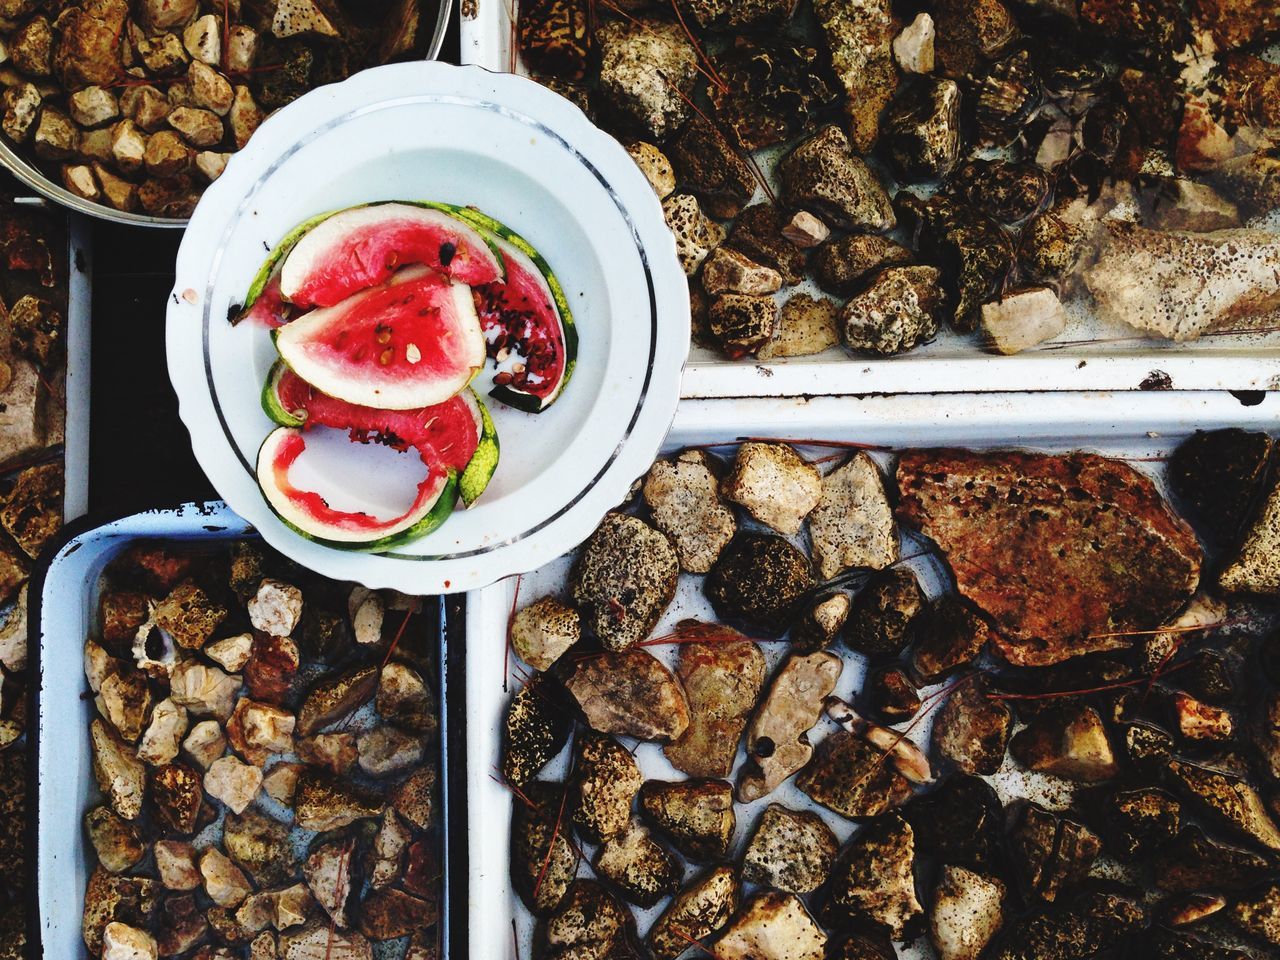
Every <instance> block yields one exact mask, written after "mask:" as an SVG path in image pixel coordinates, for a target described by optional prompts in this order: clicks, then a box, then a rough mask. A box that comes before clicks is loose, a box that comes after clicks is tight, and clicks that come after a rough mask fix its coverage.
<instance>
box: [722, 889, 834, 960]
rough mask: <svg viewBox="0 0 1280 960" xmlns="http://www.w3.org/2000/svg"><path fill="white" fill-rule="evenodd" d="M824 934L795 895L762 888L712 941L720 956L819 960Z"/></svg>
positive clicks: (823, 952)
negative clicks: (763, 891) (764, 890)
mask: <svg viewBox="0 0 1280 960" xmlns="http://www.w3.org/2000/svg"><path fill="white" fill-rule="evenodd" d="M826 946H827V935H826V934H825V933H824V932H823V930H822V928H821V927H820V926H818V924H817V922H816V921H815V920H814V919H813V917H811V916H810V915H809V911H808V910H806V909H805V906H804V903H803V902H802V901H801V900H800V898H799V897H796V896H794V895H793V894H789V893H777V892H775V891H772V890H771V891H766V892H765V893H760V894H757V895H756V896H755V898H754V899H752V900H751V901H750V902H749V903H748V904H746V906H744V907H743V908H742V911H741V912H740V913H739V914H738V915H737V916H736V917H734V918H733V920H732V921H731V922H730V923H729V925H728V927H726V928H725V930H724V932H723V933H722V934H721V935H720V939H719V940H717V941H716V956H717V957H720V958H723V960H822V958H823V957H825V956H826Z"/></svg>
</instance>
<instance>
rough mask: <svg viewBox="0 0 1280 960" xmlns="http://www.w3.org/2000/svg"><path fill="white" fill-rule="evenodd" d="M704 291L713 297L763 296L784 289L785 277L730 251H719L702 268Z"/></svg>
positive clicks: (729, 249) (724, 249)
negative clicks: (721, 295) (717, 295)
mask: <svg viewBox="0 0 1280 960" xmlns="http://www.w3.org/2000/svg"><path fill="white" fill-rule="evenodd" d="M702 287H703V289H704V290H706V291H707V293H708V294H709V295H711V296H715V295H716V294H720V293H743V294H749V295H751V296H763V295H766V294H770V293H776V292H777V291H778V290H780V289H781V288H782V275H781V274H780V273H778V271H777V270H774V269H773V268H772V267H765V266H761V265H760V264H758V263H754V262H753V261H751V260H749V259H747V257H746V255H745V254H742V253H739V252H738V251H737V250H733V249H731V248H729V247H723V246H722V247H717V248H716V249H715V250H713V251H712V252H711V255H710V256H708V257H707V259H706V261H704V262H703V264H702Z"/></svg>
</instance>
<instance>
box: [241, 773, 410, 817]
mask: <svg viewBox="0 0 1280 960" xmlns="http://www.w3.org/2000/svg"><path fill="white" fill-rule="evenodd" d="M251 769H253V770H257V768H256V767H253V768H251ZM257 772H258V774H259V776H261V773H262V771H260V770H257ZM385 809H386V803H385V802H384V801H383V799H382V797H381V796H379V795H378V794H376V793H374V792H372V791H370V790H368V789H367V788H364V787H361V786H359V785H357V784H355V783H352V782H350V781H348V780H340V779H338V778H336V777H334V776H332V775H331V774H328V773H324V772H321V771H318V770H307V771H304V772H303V773H302V774H301V775H300V776H299V777H298V785H297V789H296V791H295V793H294V816H295V817H296V818H297V823H298V826H300V827H302V828H303V829H304V830H314V831H316V832H317V833H322V832H324V831H326V830H337V829H339V828H341V827H345V826H347V825H348V824H351V823H355V822H356V821H357V820H365V819H370V818H373V817H380V816H382V812H383V811H384V810H385Z"/></svg>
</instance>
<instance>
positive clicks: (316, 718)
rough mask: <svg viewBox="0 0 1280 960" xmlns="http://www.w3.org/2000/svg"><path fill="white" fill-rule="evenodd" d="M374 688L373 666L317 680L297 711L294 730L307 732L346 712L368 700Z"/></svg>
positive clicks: (337, 718) (320, 728) (334, 721)
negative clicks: (295, 728) (296, 721)
mask: <svg viewBox="0 0 1280 960" xmlns="http://www.w3.org/2000/svg"><path fill="white" fill-rule="evenodd" d="M377 689H378V670H377V668H376V667H373V666H365V667H358V668H356V669H355V670H351V671H349V672H347V673H343V674H341V675H339V676H336V677H332V678H326V679H323V680H321V681H319V682H318V683H316V685H315V686H314V687H312V688H311V691H310V692H309V693H308V694H307V696H306V699H305V700H303V702H302V708H301V709H300V710H299V711H298V724H297V732H298V734H299V735H300V736H304V737H307V736H310V735H311V734H313V733H316V732H317V731H319V730H323V729H324V728H325V727H328V726H329V725H330V724H333V723H337V722H338V721H339V720H342V719H344V718H345V717H347V716H350V715H351V714H352V713H354V712H355V711H356V710H358V709H360V707H362V706H364V704H366V703H368V702H369V700H370V699H372V698H373V696H374V694H375V693H376V692H377Z"/></svg>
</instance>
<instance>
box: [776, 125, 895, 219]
mask: <svg viewBox="0 0 1280 960" xmlns="http://www.w3.org/2000/svg"><path fill="white" fill-rule="evenodd" d="M851 149H852V148H851V145H850V142H849V139H848V137H846V136H845V135H844V133H842V132H841V130H840V128H839V127H836V126H834V125H827V126H825V127H823V128H822V129H821V130H819V131H818V132H817V133H815V134H814V135H813V136H812V137H810V138H809V139H807V140H805V141H804V142H803V143H801V144H800V145H799V146H797V147H796V148H795V149H794V150H793V151H792V152H791V153H789V154H788V155H787V156H786V157H784V158H783V160H782V162H781V163H780V164H779V166H778V174H779V177H780V179H781V180H782V200H783V202H784V203H786V204H787V205H788V206H790V207H799V208H802V209H806V210H809V211H810V212H811V213H815V214H817V215H818V216H821V217H822V218H823V219H825V220H829V221H830V222H832V223H834V224H836V225H837V226H841V227H845V228H846V229H849V230H859V231H865V232H869V233H884V232H886V231H889V230H892V229H893V228H894V227H895V226H896V225H897V218H896V217H895V216H894V212H893V205H892V204H891V203H890V201H889V196H888V194H887V193H885V190H884V187H883V186H882V185H881V183H880V181H879V180H878V179H877V178H876V175H875V174H874V173H873V172H872V170H871V168H870V167H868V166H867V165H866V164H865V163H863V162H862V161H861V160H859V159H858V158H857V157H855V156H854V155H853V153H852V152H851Z"/></svg>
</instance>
